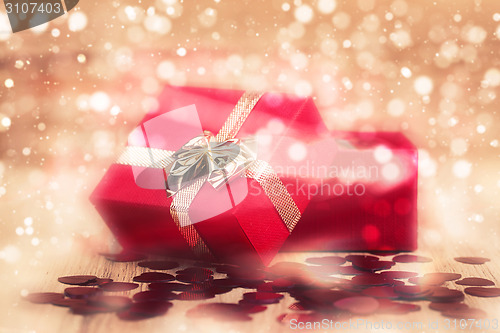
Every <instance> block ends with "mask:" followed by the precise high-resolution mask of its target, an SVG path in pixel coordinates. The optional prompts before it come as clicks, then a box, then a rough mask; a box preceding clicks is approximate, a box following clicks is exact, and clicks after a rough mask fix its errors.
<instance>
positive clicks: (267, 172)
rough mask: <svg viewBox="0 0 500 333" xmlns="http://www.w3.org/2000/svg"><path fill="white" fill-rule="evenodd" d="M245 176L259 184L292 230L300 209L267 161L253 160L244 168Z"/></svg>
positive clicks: (297, 219)
mask: <svg viewBox="0 0 500 333" xmlns="http://www.w3.org/2000/svg"><path fill="white" fill-rule="evenodd" d="M246 176H247V177H248V178H253V179H255V180H256V181H257V182H258V183H259V184H260V186H261V187H262V189H263V190H264V192H265V193H266V195H267V196H268V198H269V200H271V202H272V204H273V206H274V207H275V208H276V211H277V212H278V214H279V215H280V216H281V219H282V220H283V222H284V223H285V225H286V227H287V229H288V231H289V232H292V230H293V229H294V228H295V226H296V225H297V222H299V220H300V217H301V214H300V210H299V207H297V205H296V204H295V202H294V201H293V198H292V196H291V195H290V193H288V190H287V189H286V186H285V185H284V184H283V182H282V181H281V179H280V178H279V177H278V175H277V174H276V172H275V171H274V170H273V168H272V167H271V166H270V165H269V163H267V162H265V161H262V160H257V161H255V162H254V163H252V164H251V165H250V167H248V169H247V170H246Z"/></svg>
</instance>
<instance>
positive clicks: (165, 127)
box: [91, 86, 326, 264]
mask: <svg viewBox="0 0 500 333" xmlns="http://www.w3.org/2000/svg"><path fill="white" fill-rule="evenodd" d="M324 133H326V128H325V127H324V125H323V123H322V120H321V117H320V115H319V113H318V111H317V109H316V107H315V106H314V103H313V102H312V100H311V99H310V98H299V97H295V96H288V95H283V94H275V93H253V92H243V91H236V90H219V89H206V88H189V87H172V86H169V87H166V89H165V90H164V92H163V93H162V94H161V95H160V97H159V108H158V110H156V111H155V112H151V113H149V114H147V115H146V117H145V118H144V119H143V120H142V121H141V123H140V125H139V126H138V127H137V128H136V129H134V130H133V131H132V133H131V134H130V135H129V140H128V145H127V147H125V150H124V152H123V153H122V154H121V156H120V157H119V158H118V160H117V161H116V163H114V164H112V165H111V166H110V168H109V169H108V170H107V172H106V174H105V175H104V177H103V179H102V180H101V182H100V183H99V184H98V186H97V188H96V189H95V191H94V192H93V194H92V195H91V201H92V202H93V204H94V205H95V207H96V209H97V210H98V212H99V213H100V214H101V216H102V217H103V219H104V220H105V221H106V223H107V225H108V226H109V228H110V229H111V231H112V232H113V233H114V235H115V236H116V238H117V240H118V241H119V243H120V244H121V245H122V246H123V247H124V248H125V249H129V250H136V251H141V252H148V253H156V254H163V255H176V256H188V257H191V258H200V257H201V258H203V259H207V260H214V261H223V262H237V263H240V264H242V263H257V264H268V263H269V262H270V261H271V260H272V258H273V257H274V256H275V254H276V253H277V252H278V251H279V250H280V248H281V246H282V245H283V243H284V242H285V241H286V239H287V238H288V237H289V235H290V233H291V232H292V231H293V229H294V227H295V225H296V224H297V222H298V221H299V220H300V219H301V215H302V213H303V212H304V210H305V209H306V207H307V204H308V202H309V200H310V198H309V197H308V195H307V194H306V193H301V192H300V191H298V190H297V187H300V186H303V183H302V182H306V183H307V181H308V180H307V179H299V180H297V179H295V178H289V177H287V176H281V177H279V176H278V174H277V173H276V171H275V170H274V164H273V163H274V162H273V156H274V155H275V152H280V151H282V150H283V149H284V148H283V147H284V146H283V145H282V144H281V142H280V138H285V137H292V138H293V137H300V138H301V140H302V141H304V142H306V143H308V142H312V141H314V140H316V139H317V138H318V137H319V136H320V135H321V134H324ZM255 137H260V138H261V139H260V140H258V141H259V142H260V143H259V144H257V145H256V144H255V142H256V140H255ZM266 137H272V138H273V140H272V143H273V144H272V145H270V144H267V145H266V144H265V142H266V140H265V138H266ZM262 138H264V140H263V139H262ZM267 141H268V143H269V142H270V141H269V140H267ZM263 143H264V144H263ZM257 146H258V148H259V149H257V148H256V147H257Z"/></svg>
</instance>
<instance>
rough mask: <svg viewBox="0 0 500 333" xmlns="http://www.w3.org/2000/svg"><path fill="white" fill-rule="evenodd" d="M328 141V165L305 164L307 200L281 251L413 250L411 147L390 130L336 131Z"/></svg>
mask: <svg viewBox="0 0 500 333" xmlns="http://www.w3.org/2000/svg"><path fill="white" fill-rule="evenodd" d="M332 139H334V140H335V141H336V143H337V149H336V151H335V152H334V153H331V157H332V158H331V160H330V161H329V165H327V166H326V167H325V164H324V163H323V164H316V165H315V166H311V165H309V168H308V170H309V171H308V172H309V174H310V176H311V177H312V178H316V183H314V184H310V185H309V188H308V189H307V191H308V193H309V194H310V197H311V201H310V202H309V204H308V206H307V209H306V211H305V212H304V214H302V218H301V220H300V221H299V223H298V224H297V226H296V227H295V229H294V231H293V233H292V235H291V236H290V237H289V238H288V239H287V241H286V242H285V244H284V245H283V248H282V250H283V251H413V250H416V248H417V149H416V147H415V146H414V145H413V144H412V143H411V142H410V141H409V140H408V139H407V138H406V137H404V135H402V134H401V133H391V132H376V133H360V132H336V133H334V134H333V137H332ZM312 150H314V149H312Z"/></svg>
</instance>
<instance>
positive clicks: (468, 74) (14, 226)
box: [0, 0, 500, 294]
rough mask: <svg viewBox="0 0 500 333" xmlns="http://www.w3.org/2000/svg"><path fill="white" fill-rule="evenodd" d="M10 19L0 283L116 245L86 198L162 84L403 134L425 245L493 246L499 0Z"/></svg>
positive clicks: (169, 8) (152, 9) (162, 6)
mask: <svg viewBox="0 0 500 333" xmlns="http://www.w3.org/2000/svg"><path fill="white" fill-rule="evenodd" d="M9 29H10V28H9V25H8V20H7V17H6V14H5V8H4V7H3V5H0V31H3V32H1V33H0V267H1V268H0V272H1V274H0V275H1V276H0V281H2V282H5V283H9V284H10V285H11V286H12V289H13V290H14V291H15V292H16V293H17V294H19V293H23V290H24V289H23V286H22V281H23V279H24V278H23V276H29V275H30V271H31V270H32V269H34V268H35V267H37V266H39V265H40V263H42V262H45V261H52V260H57V259H58V258H64V254H65V253H67V252H68V251H70V250H72V249H73V250H74V249H75V248H77V249H78V251H80V252H81V253H82V254H83V253H85V251H91V250H92V251H94V250H95V249H97V250H103V249H107V248H109V247H111V248H113V247H114V246H115V245H114V243H113V240H112V237H111V235H110V233H109V232H108V230H107V228H106V226H105V225H104V223H103V222H102V220H101V219H100V217H99V216H98V214H97V213H96V212H95V210H94V208H93V207H92V205H91V204H90V202H89V201H88V197H89V195H90V193H91V191H92V190H93V188H94V187H95V185H96V184H97V182H98V181H99V180H100V177H101V176H102V175H103V174H104V171H105V169H106V168H107V167H108V166H109V165H110V164H111V163H112V162H113V161H114V159H115V157H116V155H117V154H118V153H119V152H120V149H121V147H123V146H124V144H125V142H126V138H127V135H128V133H129V132H130V131H131V130H132V129H133V128H134V127H135V125H136V124H137V123H138V121H139V120H140V119H141V118H142V117H143V115H144V114H145V113H146V112H148V111H149V110H151V109H154V108H155V106H156V103H157V102H156V99H155V97H156V96H157V95H158V94H159V93H160V92H161V89H162V86H164V85H165V84H174V85H191V86H210V87H218V88H235V89H247V90H251V89H257V90H275V91H281V92H287V93H294V94H298V95H310V96H313V97H314V99H315V102H316V104H317V106H318V108H319V109H320V112H321V114H322V116H323V118H324V120H325V122H326V124H327V125H328V127H329V128H330V129H331V130H332V131H333V130H356V131H375V130H383V131H400V132H403V133H404V134H405V135H406V136H408V137H409V138H410V139H411V140H412V141H413V142H414V143H415V144H416V145H417V147H418V148H419V158H420V160H419V191H420V192H419V195H420V198H419V214H420V218H419V223H420V233H419V237H420V240H421V244H424V245H425V246H438V245H439V244H442V243H445V244H447V245H448V246H450V247H455V248H456V253H459V254H460V251H461V250H460V249H461V248H464V249H467V250H464V251H463V252H464V253H463V254H464V255H481V253H482V250H484V249H485V248H487V249H488V251H490V253H491V251H495V253H497V254H498V250H499V249H500V244H499V242H498V231H499V227H498V225H499V224H498V222H499V221H498V219H499V210H498V195H499V191H500V158H499V157H500V155H499V150H500V147H499V146H500V143H499V139H500V138H499V134H498V133H499V130H500V122H499V120H500V118H499V115H498V109H499V103H498V98H499V97H498V95H499V92H500V90H499V87H500V56H499V53H498V50H499V49H500V7H499V6H498V2H497V1H495V0H490V1H484V0H483V1H481V0H474V1H471V0H457V1H453V2H451V1H427V0H425V1H405V0H394V1H392V0H390V1H375V0H357V1H340V0H317V1H306V0H295V1H291V0H272V1H264V0H260V1H229V0H215V1H188V0H186V1H176V0H155V1H144V2H142V3H141V2H137V1H126V0H124V1H112V0H110V1H98V2H97V1H90V0H81V1H80V3H79V5H78V6H77V7H76V9H74V10H72V11H71V12H69V13H68V14H67V15H64V16H62V17H59V18H57V19H56V20H54V21H51V22H49V23H47V24H44V25H41V26H38V27H35V28H33V29H30V30H27V31H23V32H19V33H15V34H11V33H9V32H8V30H9ZM470 249H472V250H473V251H472V252H471V251H470Z"/></svg>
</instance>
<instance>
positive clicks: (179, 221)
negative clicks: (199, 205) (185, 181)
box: [170, 177, 213, 259]
mask: <svg viewBox="0 0 500 333" xmlns="http://www.w3.org/2000/svg"><path fill="white" fill-rule="evenodd" d="M206 181H207V177H202V178H198V179H197V180H196V181H195V182H194V183H193V184H191V185H189V186H187V187H184V188H182V189H181V190H180V191H179V192H177V193H176V195H174V199H173V201H172V204H171V205H170V215H172V219H173V220H174V222H175V224H176V225H177V228H178V229H179V230H180V232H181V234H182V236H183V237H184V239H185V240H186V241H187V242H188V244H189V247H191V249H192V250H193V252H194V253H195V255H197V256H199V257H200V256H201V257H203V256H205V257H207V258H210V259H213V256H212V254H211V253H210V250H209V249H208V247H207V244H206V243H205V242H204V241H203V239H202V238H201V236H200V234H199V233H198V231H196V229H195V227H194V225H193V224H192V223H191V219H190V218H189V207H190V206H191V203H192V202H193V200H194V198H195V197H196V195H197V194H198V192H199V191H200V189H201V188H202V187H203V184H205V182H206Z"/></svg>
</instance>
